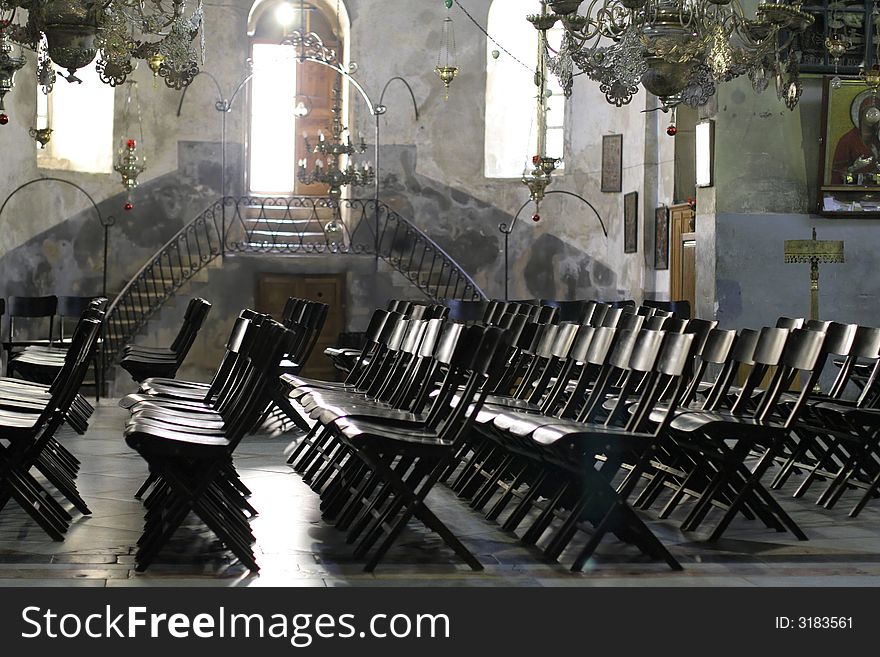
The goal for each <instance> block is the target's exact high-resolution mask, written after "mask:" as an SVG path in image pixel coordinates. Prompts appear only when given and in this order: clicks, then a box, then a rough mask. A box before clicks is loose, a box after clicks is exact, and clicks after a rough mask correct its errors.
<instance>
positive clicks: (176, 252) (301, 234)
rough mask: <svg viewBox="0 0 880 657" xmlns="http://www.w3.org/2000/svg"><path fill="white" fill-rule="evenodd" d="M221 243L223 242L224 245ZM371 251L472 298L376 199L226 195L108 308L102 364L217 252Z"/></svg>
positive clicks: (430, 283) (450, 294)
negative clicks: (333, 202)
mask: <svg viewBox="0 0 880 657" xmlns="http://www.w3.org/2000/svg"><path fill="white" fill-rule="evenodd" d="M224 245H225V246H224ZM224 252H225V253H267V254H279V255H322V254H355V255H358V254H363V255H375V256H376V257H377V258H379V259H381V260H383V261H385V262H386V263H388V264H389V265H390V266H391V267H392V268H393V269H395V270H396V271H398V272H400V273H401V274H402V275H403V276H404V277H405V278H406V279H407V280H408V281H410V283H412V284H413V285H415V286H416V287H417V288H418V289H419V290H420V291H421V292H422V293H423V294H425V296H426V297H428V298H430V299H433V300H438V301H439V300H444V299H464V300H478V299H485V298H486V296H485V294H484V293H483V291H482V290H481V289H480V288H479V286H478V285H477V284H476V283H475V282H474V280H473V279H472V278H471V277H470V276H468V274H467V273H466V272H465V271H464V270H463V269H462V268H461V267H460V266H459V265H458V264H457V263H456V262H455V260H453V259H452V257H451V256H450V255H449V254H448V253H446V251H444V250H443V249H442V248H441V247H440V246H439V245H438V244H437V243H436V242H434V241H433V240H432V239H431V238H430V237H428V236H427V235H426V234H425V233H424V232H423V231H422V230H420V229H419V228H418V227H416V226H414V225H413V224H412V223H410V222H409V221H407V220H406V219H404V218H403V217H401V216H400V215H399V214H397V213H396V212H394V211H393V210H392V209H391V208H389V207H388V206H387V205H385V204H384V203H382V202H378V203H377V202H376V201H375V200H372V199H369V200H360V199H346V200H343V201H342V202H341V203H340V206H339V207H338V208H337V207H334V206H332V205H331V202H330V200H329V199H326V198H312V197H292V198H291V197H250V196H248V197H241V198H233V197H226V198H225V199H221V200H218V201H216V202H215V203H213V204H212V205H211V206H209V207H208V208H207V209H206V210H205V211H204V212H202V213H201V214H199V215H198V216H197V217H196V218H195V219H193V220H192V221H191V222H190V223H188V224H187V225H186V226H184V227H183V228H182V229H181V230H180V232H178V233H177V235H175V236H174V237H172V238H171V239H170V240H169V241H168V242H167V243H166V244H165V245H164V246H163V247H162V248H161V249H159V251H158V252H157V253H156V254H155V255H154V256H153V257H152V258H151V259H150V261H149V262H147V264H145V265H144V266H143V267H142V268H141V269H140V270H139V271H138V272H137V274H135V275H134V277H133V278H132V279H131V280H130V281H129V282H128V284H127V285H126V286H125V287H124V288H123V289H122V291H121V292H120V293H119V295H118V296H117V297H116V298H115V300H114V301H113V302H112V303H111V304H110V307H109V308H108V310H107V317H106V321H105V329H104V361H105V368H108V367H109V366H110V365H112V364H113V363H115V362H117V361H118V360H119V359H120V357H121V355H122V350H123V348H124V346H125V345H126V344H128V343H129V342H130V341H131V339H132V337H133V336H134V335H136V334H137V332H138V331H139V330H140V329H141V328H142V327H143V326H144V325H145V324H146V323H147V321H148V320H149V318H150V317H151V316H152V315H153V314H154V313H155V312H157V311H158V310H159V308H161V307H162V305H163V304H164V303H165V301H166V300H167V299H168V298H169V297H170V296H171V295H173V294H174V293H175V292H176V291H177V290H178V289H180V288H181V287H182V286H183V285H184V284H185V283H186V282H187V281H189V280H190V279H191V278H193V276H195V275H196V274H197V273H198V272H199V271H200V270H201V269H202V268H204V267H205V266H207V265H208V264H209V263H210V262H211V261H212V260H214V259H215V258H217V257H218V256H220V255H222V254H223V253H224Z"/></svg>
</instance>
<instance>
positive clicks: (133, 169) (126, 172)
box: [113, 80, 147, 211]
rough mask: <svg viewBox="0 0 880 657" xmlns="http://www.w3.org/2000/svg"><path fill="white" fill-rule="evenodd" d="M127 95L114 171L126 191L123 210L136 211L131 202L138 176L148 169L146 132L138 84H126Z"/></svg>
mask: <svg viewBox="0 0 880 657" xmlns="http://www.w3.org/2000/svg"><path fill="white" fill-rule="evenodd" d="M126 85H127V93H126V96H125V106H124V108H123V113H122V140H121V142H120V147H119V150H118V152H117V155H116V163H115V164H114V165H113V170H114V171H116V172H117V173H118V174H119V175H120V176H122V186H123V187H125V189H126V192H127V194H126V201H125V205H123V206H122V207H123V209H124V210H126V211H130V210H133V209H134V204H133V203H132V202H131V192H132V191H133V190H134V188H135V187H137V184H138V176H140V175H141V174H142V173H143V172H144V170H146V168H147V158H146V155H143V154H142V152H143V151H142V150H139V149H143V147H144V144H143V142H144V131H143V126H142V124H141V103H140V98H139V96H138V88H137V82H135V81H134V80H128V81H127V82H126Z"/></svg>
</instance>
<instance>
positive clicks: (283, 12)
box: [275, 2, 296, 27]
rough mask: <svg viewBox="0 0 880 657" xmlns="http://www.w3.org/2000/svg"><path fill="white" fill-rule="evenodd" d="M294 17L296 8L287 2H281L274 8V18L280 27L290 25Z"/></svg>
mask: <svg viewBox="0 0 880 657" xmlns="http://www.w3.org/2000/svg"><path fill="white" fill-rule="evenodd" d="M295 18H296V10H295V9H294V8H293V5H291V4H290V3H289V2H282V3H281V4H280V5H278V8H277V9H276V10H275V20H276V21H278V24H279V25H281V26H282V27H290V26H291V25H293V21H294V19H295Z"/></svg>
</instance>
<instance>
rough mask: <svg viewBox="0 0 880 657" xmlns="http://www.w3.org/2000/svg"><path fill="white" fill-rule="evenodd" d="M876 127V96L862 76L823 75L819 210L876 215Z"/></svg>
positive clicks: (879, 175) (879, 162)
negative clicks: (837, 82) (838, 78)
mask: <svg viewBox="0 0 880 657" xmlns="http://www.w3.org/2000/svg"><path fill="white" fill-rule="evenodd" d="M878 126H880V95H878V94H877V93H876V92H874V91H872V90H871V89H868V88H867V87H866V86H865V83H864V81H863V80H861V79H849V80H841V82H840V85H839V86H838V85H832V84H831V78H828V77H826V78H825V79H824V83H823V94H822V148H821V153H820V158H819V163H820V171H819V202H818V208H817V210H818V212H819V214H824V215H828V216H871V217H877V216H880V135H878Z"/></svg>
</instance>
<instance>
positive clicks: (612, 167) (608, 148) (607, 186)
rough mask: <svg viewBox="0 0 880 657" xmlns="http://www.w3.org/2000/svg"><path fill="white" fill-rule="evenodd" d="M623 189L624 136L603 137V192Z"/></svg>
mask: <svg viewBox="0 0 880 657" xmlns="http://www.w3.org/2000/svg"><path fill="white" fill-rule="evenodd" d="M621 189H623V135H603V137H602V191H603V192H619V191H621Z"/></svg>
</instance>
